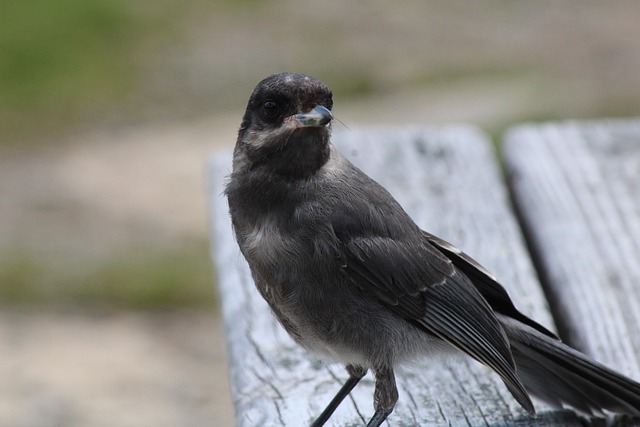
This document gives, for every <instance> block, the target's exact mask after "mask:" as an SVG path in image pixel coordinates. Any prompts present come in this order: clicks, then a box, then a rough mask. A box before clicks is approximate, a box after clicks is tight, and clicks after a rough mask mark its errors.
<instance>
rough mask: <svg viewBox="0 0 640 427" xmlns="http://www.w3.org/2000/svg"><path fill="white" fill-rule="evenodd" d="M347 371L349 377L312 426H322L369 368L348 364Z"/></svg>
mask: <svg viewBox="0 0 640 427" xmlns="http://www.w3.org/2000/svg"><path fill="white" fill-rule="evenodd" d="M347 372H348V373H349V379H348V380H347V381H346V382H345V383H344V385H343V386H342V387H341V388H340V390H339V391H338V393H337V394H336V395H335V397H334V398H333V399H331V402H329V404H328V405H327V407H326V408H325V409H324V411H322V413H321V414H320V416H319V417H318V419H317V420H315V421H314V422H313V424H311V427H321V426H323V425H324V423H326V422H327V420H328V419H329V418H330V417H331V414H333V412H334V411H335V410H336V409H337V408H338V406H340V403H341V402H342V401H343V400H344V398H345V397H347V395H348V394H349V393H350V392H351V390H353V388H354V387H355V386H356V384H358V382H359V381H360V380H361V379H362V377H364V376H365V375H366V374H367V370H366V369H365V368H363V367H362V366H357V365H347Z"/></svg>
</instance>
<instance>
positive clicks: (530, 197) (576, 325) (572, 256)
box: [504, 120, 640, 380]
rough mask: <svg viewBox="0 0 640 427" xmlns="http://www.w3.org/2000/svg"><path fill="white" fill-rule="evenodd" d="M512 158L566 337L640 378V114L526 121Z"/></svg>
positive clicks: (507, 154)
mask: <svg viewBox="0 0 640 427" xmlns="http://www.w3.org/2000/svg"><path fill="white" fill-rule="evenodd" d="M504 158H505V162H506V171H507V174H508V178H509V183H510V185H511V187H512V192H513V194H514V198H515V202H516V204H517V206H518V211H519V213H520V215H521V217H522V221H523V223H524V226H525V229H526V231H527V235H528V237H529V239H530V242H531V246H532V249H533V252H534V256H535V257H536V260H537V262H538V263H539V268H540V270H541V272H542V274H543V278H544V279H545V282H546V283H545V285H546V286H547V287H548V296H549V298H550V299H551V301H552V305H553V309H554V313H555V314H556V321H557V322H559V324H560V326H561V328H562V332H563V333H564V335H565V336H564V338H565V340H567V341H568V342H570V343H572V344H573V345H574V346H576V347H578V348H579V349H581V350H583V351H584V352H586V353H588V354H590V355H592V356H593V357H595V358H596V359H597V360H599V361H601V362H603V363H605V364H606V365H609V366H611V367H614V368H616V369H617V370H619V371H621V372H623V373H625V374H627V375H629V376H630V377H632V378H635V379H636V380H640V333H639V331H640V120H635V121H602V122H566V123H555V124H554V123H549V124H543V125H522V126H519V127H516V128H514V129H512V130H511V131H510V132H508V134H507V136H506V139H505V144H504Z"/></svg>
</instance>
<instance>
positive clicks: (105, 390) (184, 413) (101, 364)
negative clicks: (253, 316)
mask: <svg viewBox="0 0 640 427" xmlns="http://www.w3.org/2000/svg"><path fill="white" fill-rule="evenodd" d="M0 354H1V355H2V356H1V357H2V363H0V378H2V381H1V382H0V426H3V427H49V426H51V427H54V426H60V427H62V426H65V427H73V426H78V427H80V426H95V427H99V426H121V427H128V426H131V427H145V426H149V427H151V426H153V427H157V426H193V427H197V426H203V427H204V426H231V425H233V420H232V412H231V403H230V398H229V394H228V390H227V382H226V369H225V359H224V357H225V356H224V350H223V346H222V331H221V326H220V322H219V320H218V319H217V317H216V316H215V315H214V314H213V313H211V314H203V313H192V312H176V313H171V314H166V313H165V314H140V313H126V314H118V315H108V316H87V315H81V314H60V313H57V314H56V313H35V312H14V313H6V312H5V313H2V314H0Z"/></svg>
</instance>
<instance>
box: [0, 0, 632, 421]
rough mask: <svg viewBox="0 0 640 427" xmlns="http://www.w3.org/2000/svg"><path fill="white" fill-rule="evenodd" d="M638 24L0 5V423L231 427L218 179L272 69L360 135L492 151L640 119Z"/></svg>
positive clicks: (390, 10) (523, 14) (155, 4)
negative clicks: (511, 133) (217, 238)
mask: <svg viewBox="0 0 640 427" xmlns="http://www.w3.org/2000/svg"><path fill="white" fill-rule="evenodd" d="M639 19H640V3H638V2H637V1H635V0H628V1H620V0H613V1H609V2H596V1H584V0H565V1H562V2H558V1H552V0H540V1H536V2H522V1H504V0H502V1H499V0H492V1H479V2H466V1H446V2H445V1H418V0H416V1H409V0H407V1H398V2H394V3H390V2H385V1H377V0H373V1H362V0H360V1H358V0H347V1H341V2H323V1H308V0H305V1H275V0H273V1H268V0H265V1H255V0H240V1H232V0H221V1H213V2H212V1H205V0H186V1H178V0H155V1H150V0H128V1H126V0H58V1H56V2H51V1H48V0H31V1H24V2H12V1H0V378H2V380H1V381H0V426H3V427H4V426H7V427H9V426H10V427H16V426H20V427H23V426H38V427H39V426H89V427H92V426H136V427H137V426H213V425H215V426H225V425H232V415H231V406H230V398H229V396H228V392H227V385H226V368H225V365H224V363H225V362H224V357H225V354H224V347H223V341H222V332H221V324H220V320H219V319H218V313H219V310H218V308H217V302H216V294H215V279H214V277H215V276H214V274H212V265H211V262H210V256H209V241H208V235H207V233H208V231H207V218H206V206H207V198H206V180H205V174H206V169H205V168H206V162H207V159H208V157H209V156H210V155H211V154H212V153H215V152H216V151H217V150H222V149H230V148H231V147H232V145H233V143H234V142H235V132H236V129H237V126H238V124H239V121H240V118H241V115H242V112H243V108H244V104H245V102H246V101H247V99H248V96H249V94H250V93H251V90H252V89H253V87H254V85H255V84H256V83H257V82H258V81H259V80H260V79H262V78H263V77H264V76H266V75H268V74H270V73H274V72H280V71H296V72H304V73H308V74H312V75H314V76H316V77H318V78H320V79H321V80H323V81H324V82H325V83H327V84H328V85H329V86H330V87H331V88H332V89H333V92H334V101H335V109H334V112H335V114H336V116H337V117H338V118H339V119H340V120H341V121H342V122H344V123H345V124H346V125H347V126H349V125H356V124H361V125H362V124H364V125H366V124H375V125H400V124H404V123H442V122H469V123H474V124H476V125H478V126H480V127H482V128H484V129H485V130H486V131H488V132H489V133H490V135H492V136H493V137H494V139H495V140H496V141H498V139H499V135H500V134H501V133H502V131H503V130H504V129H505V128H506V127H508V126H509V125H510V124H513V123H516V122H520V121H538V120H555V119H569V118H603V117H616V116H633V115H638V112H639V111H640V110H639V107H640V84H638V76H639V75H640V43H639V40H640V25H638V21H639ZM215 196H216V198H215V199H214V203H223V202H224V201H223V200H222V199H221V198H220V197H217V196H218V195H215Z"/></svg>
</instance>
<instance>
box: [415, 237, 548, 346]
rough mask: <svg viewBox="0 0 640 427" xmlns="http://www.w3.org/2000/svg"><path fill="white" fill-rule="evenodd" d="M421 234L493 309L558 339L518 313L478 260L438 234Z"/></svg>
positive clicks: (506, 294)
mask: <svg viewBox="0 0 640 427" xmlns="http://www.w3.org/2000/svg"><path fill="white" fill-rule="evenodd" d="M422 234H423V236H424V237H425V238H426V240H427V241H428V242H429V243H430V244H431V245H432V246H433V247H434V248H436V249H437V250H438V251H440V252H442V254H444V255H445V256H446V257H447V258H449V259H450V260H451V261H452V262H453V264H454V265H455V266H456V267H457V268H458V269H460V271H462V273H464V274H465V275H466V276H467V277H468V278H469V279H471V281H472V282H473V284H474V285H475V287H476V289H477V290H478V291H479V292H480V294H482V296H483V297H484V298H485V299H486V300H487V302H488V303H489V305H490V306H491V308H492V309H493V310H494V311H496V312H498V313H502V314H505V315H507V316H509V317H512V318H514V319H516V320H518V321H520V322H522V323H524V324H525V325H528V326H531V327H532V328H534V329H536V330H538V331H539V332H541V333H543V334H545V335H547V336H548V337H550V338H554V339H557V340H559V339H560V338H558V336H557V335H556V334H554V333H553V332H551V331H549V330H548V329H547V328H545V327H544V326H542V325H540V324H539V323H538V322H536V321H534V320H532V319H530V318H529V317H527V316H525V315H524V314H522V313H520V311H518V309H517V308H516V307H515V306H514V305H513V302H512V301H511V298H509V294H508V293H507V291H506V290H505V289H504V288H503V287H502V285H500V284H499V283H498V281H497V280H496V278H495V277H494V276H493V275H492V274H491V273H489V272H488V271H487V270H486V269H485V268H484V267H483V266H482V265H480V263H479V262H478V261H476V260H475V259H473V258H471V257H470V256H469V255H467V254H466V253H464V252H462V251H461V250H460V249H458V248H457V247H455V246H454V245H452V244H451V243H449V242H447V241H446V240H444V239H441V238H439V237H438V236H434V235H433V234H431V233H428V232H426V231H422Z"/></svg>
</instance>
